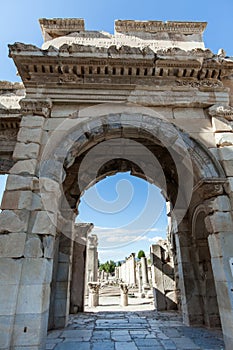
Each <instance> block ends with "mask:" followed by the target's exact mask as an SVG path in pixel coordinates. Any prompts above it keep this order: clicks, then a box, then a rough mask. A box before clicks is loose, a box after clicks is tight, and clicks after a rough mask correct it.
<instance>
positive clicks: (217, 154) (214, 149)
mask: <svg viewBox="0 0 233 350" xmlns="http://www.w3.org/2000/svg"><path fill="white" fill-rule="evenodd" d="M209 151H210V152H211V153H212V154H213V156H214V157H215V158H216V159H217V160H220V156H219V148H216V147H214V148H209Z"/></svg>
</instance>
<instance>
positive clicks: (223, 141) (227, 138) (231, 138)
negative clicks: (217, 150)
mask: <svg viewBox="0 0 233 350" xmlns="http://www.w3.org/2000/svg"><path fill="white" fill-rule="evenodd" d="M215 141H216V144H217V145H218V146H222V147H223V146H232V145H233V133H231V132H224V133H222V132H218V133H215Z"/></svg>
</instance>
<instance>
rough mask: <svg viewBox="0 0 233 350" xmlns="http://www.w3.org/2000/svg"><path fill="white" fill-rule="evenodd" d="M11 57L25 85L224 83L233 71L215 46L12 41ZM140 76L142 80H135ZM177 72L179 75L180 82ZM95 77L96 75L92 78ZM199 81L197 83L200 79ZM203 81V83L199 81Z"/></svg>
mask: <svg viewBox="0 0 233 350" xmlns="http://www.w3.org/2000/svg"><path fill="white" fill-rule="evenodd" d="M9 47H10V57H12V58H13V59H14V61H15V64H16V66H17V68H18V71H19V73H20V75H21V78H22V80H23V82H24V85H25V87H27V86H30V85H31V84H35V83H40V84H43V85H45V84H47V83H56V84H57V83H58V84H61V83H63V82H65V83H69V84H75V83H76V84H85V82H86V78H90V77H91V78H93V84H101V83H102V84H121V85H124V84H131V83H132V81H131V78H134V83H135V84H140V80H141V79H142V78H143V84H144V83H145V82H144V80H145V79H147V85H155V84H157V82H156V80H159V84H163V83H164V84H165V85H170V84H171V82H175V85H179V84H180V80H182V81H183V82H184V85H185V82H191V83H199V85H202V84H201V83H202V81H206V80H208V81H209V82H212V83H209V82H208V84H205V86H209V87H211V88H214V87H221V86H222V82H221V80H222V78H225V77H228V76H231V75H232V74H233V59H231V58H223V57H222V56H218V55H214V54H213V53H212V52H211V51H210V50H202V49H193V50H190V51H184V50H181V49H178V48H170V49H167V50H159V51H158V52H157V53H155V52H153V51H152V50H151V49H150V48H148V47H147V48H132V47H125V46H122V47H120V48H117V47H116V46H114V47H109V48H103V47H102V48H99V47H94V46H83V45H77V44H73V45H70V46H69V45H66V44H65V45H63V46H61V47H60V49H57V48H54V47H51V46H50V47H49V48H48V49H47V50H42V49H40V48H37V47H36V46H33V45H25V44H21V43H15V44H14V45H10V46H9ZM135 78H136V81H135ZM177 78H178V79H179V82H178V84H177V83H176V82H177ZM89 83H90V79H89ZM194 85H195V84H194ZM196 87H197V85H196Z"/></svg>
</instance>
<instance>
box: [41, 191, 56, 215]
mask: <svg viewBox="0 0 233 350" xmlns="http://www.w3.org/2000/svg"><path fill="white" fill-rule="evenodd" d="M59 204H60V198H59V193H52V192H43V193H41V206H43V208H44V210H47V211H48V212H51V213H57V212H58V211H59Z"/></svg>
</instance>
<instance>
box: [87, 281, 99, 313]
mask: <svg viewBox="0 0 233 350" xmlns="http://www.w3.org/2000/svg"><path fill="white" fill-rule="evenodd" d="M88 288H89V302H88V306H89V307H96V306H98V305H99V289H100V283H97V282H89V283H88Z"/></svg>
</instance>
